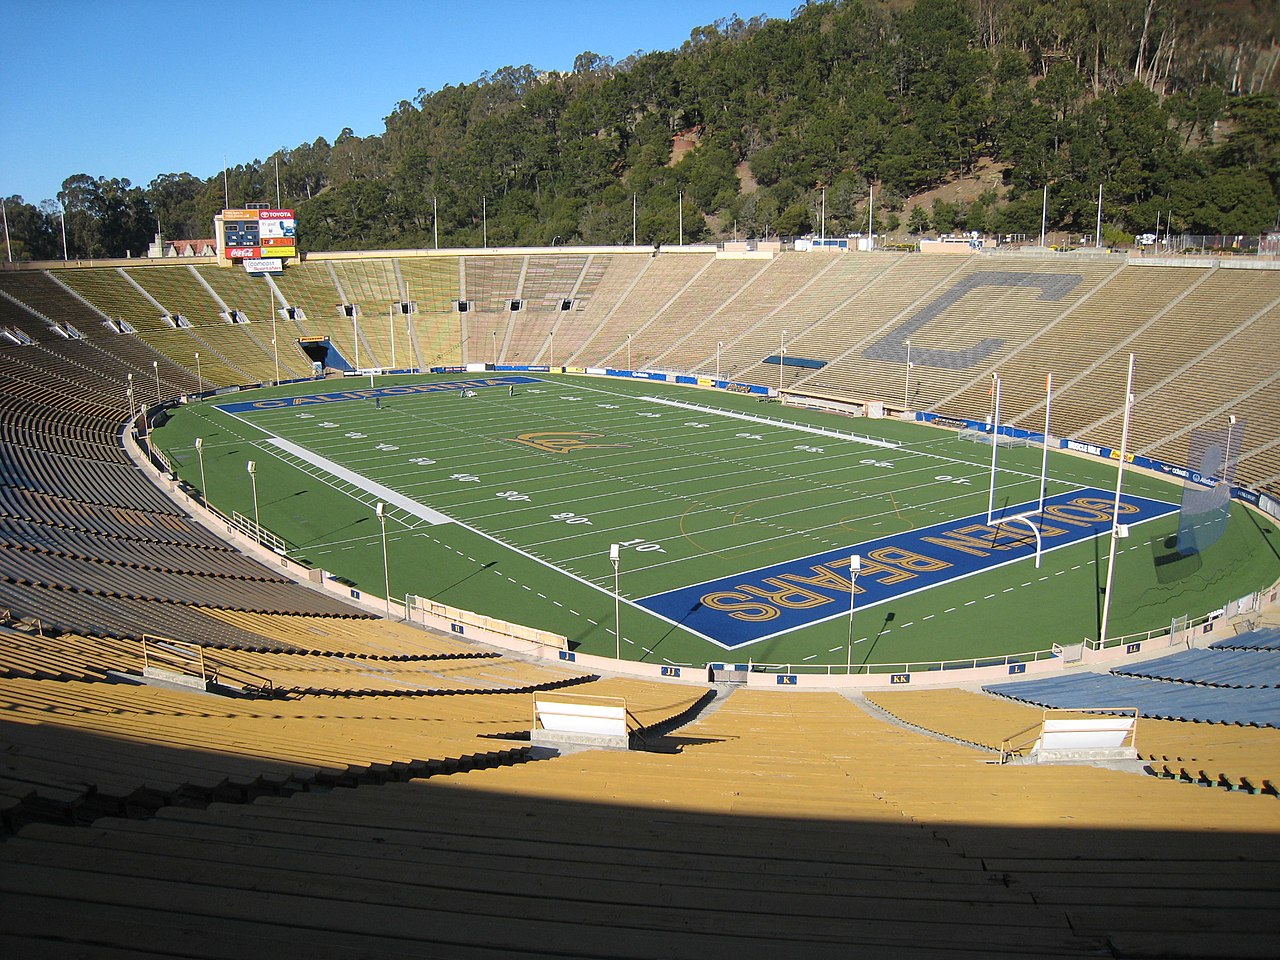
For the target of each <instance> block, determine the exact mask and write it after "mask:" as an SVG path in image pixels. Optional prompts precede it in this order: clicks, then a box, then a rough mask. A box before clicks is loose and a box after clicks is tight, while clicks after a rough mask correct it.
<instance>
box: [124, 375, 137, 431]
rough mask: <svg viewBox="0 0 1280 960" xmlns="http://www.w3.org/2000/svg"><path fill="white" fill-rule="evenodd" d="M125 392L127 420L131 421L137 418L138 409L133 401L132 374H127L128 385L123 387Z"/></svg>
mask: <svg viewBox="0 0 1280 960" xmlns="http://www.w3.org/2000/svg"><path fill="white" fill-rule="evenodd" d="M125 392H126V393H127V394H128V395H129V422H130V423H133V422H134V421H136V420H137V419H138V411H137V408H136V407H135V405H134V402H133V374H132V373H131V374H129V386H128V387H126V388H125Z"/></svg>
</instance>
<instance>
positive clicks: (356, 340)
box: [347, 304, 360, 370]
mask: <svg viewBox="0 0 1280 960" xmlns="http://www.w3.org/2000/svg"><path fill="white" fill-rule="evenodd" d="M347 309H348V310H350V311H351V349H352V351H353V352H354V354H355V358H356V369H357V370H359V369H360V318H359V317H358V316H356V308H355V304H352V305H351V306H349V307H348V308H347Z"/></svg>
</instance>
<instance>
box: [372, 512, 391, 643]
mask: <svg viewBox="0 0 1280 960" xmlns="http://www.w3.org/2000/svg"><path fill="white" fill-rule="evenodd" d="M374 509H375V510H376V511H377V513H378V524H379V526H381V527H382V582H383V596H385V597H386V598H387V619H388V620H390V619H391V567H390V565H389V564H388V562H387V505H386V504H385V503H383V502H382V501H381V500H379V501H378V502H377V503H376V504H375V505H374Z"/></svg>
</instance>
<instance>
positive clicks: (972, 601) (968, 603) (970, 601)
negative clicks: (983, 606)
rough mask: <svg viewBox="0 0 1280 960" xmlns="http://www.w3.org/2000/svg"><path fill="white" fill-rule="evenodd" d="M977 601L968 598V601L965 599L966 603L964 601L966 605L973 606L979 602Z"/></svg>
mask: <svg viewBox="0 0 1280 960" xmlns="http://www.w3.org/2000/svg"><path fill="white" fill-rule="evenodd" d="M977 602H978V601H977V600H966V601H965V603H964V605H965V606H966V607H972V606H973V605H974V604H975V603H977Z"/></svg>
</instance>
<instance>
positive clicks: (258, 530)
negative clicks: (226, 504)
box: [245, 460, 262, 543]
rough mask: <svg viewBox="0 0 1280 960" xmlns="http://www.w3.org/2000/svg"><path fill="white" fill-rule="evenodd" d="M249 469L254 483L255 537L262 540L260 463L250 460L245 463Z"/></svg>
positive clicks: (250, 478) (250, 480) (259, 540)
mask: <svg viewBox="0 0 1280 960" xmlns="http://www.w3.org/2000/svg"><path fill="white" fill-rule="evenodd" d="M245 469H246V470H248V471H249V482H250V483H251V484H253V537H254V539H255V540H257V541H258V542H259V543H261V542H262V524H261V523H259V521H258V465H257V464H256V463H254V462H253V461H252V460H250V461H249V462H248V463H246V464H245Z"/></svg>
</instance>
